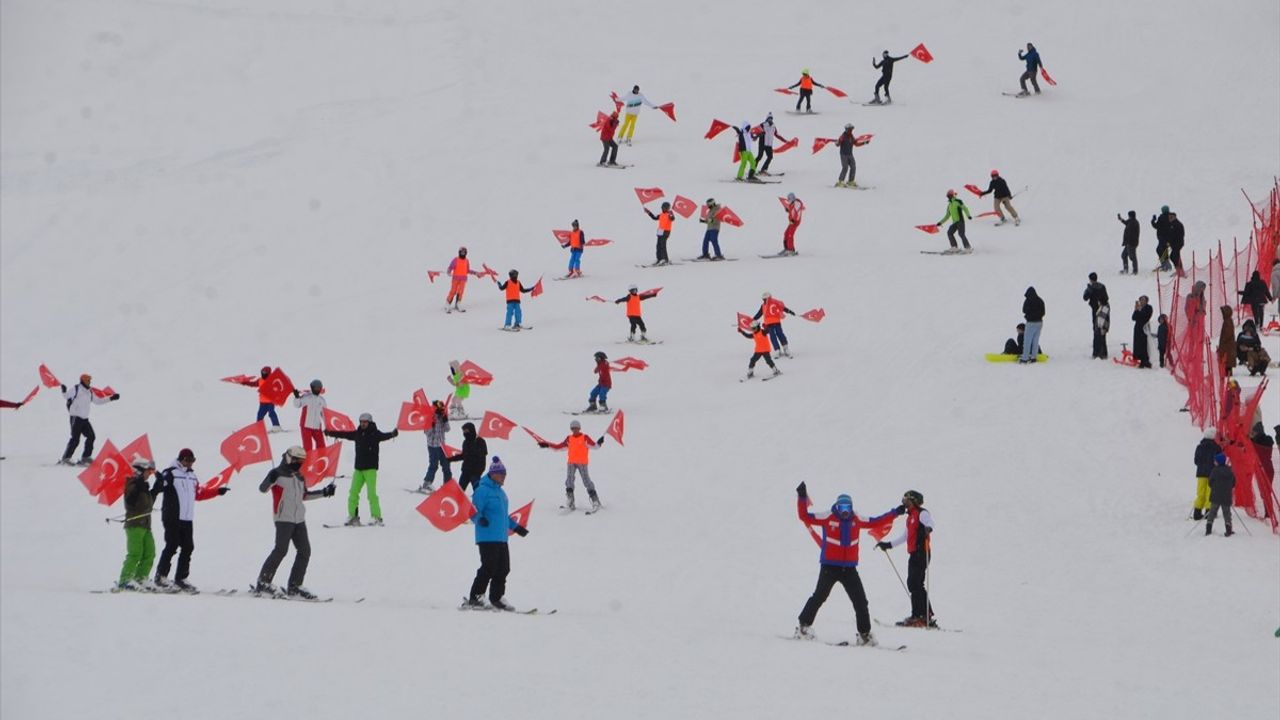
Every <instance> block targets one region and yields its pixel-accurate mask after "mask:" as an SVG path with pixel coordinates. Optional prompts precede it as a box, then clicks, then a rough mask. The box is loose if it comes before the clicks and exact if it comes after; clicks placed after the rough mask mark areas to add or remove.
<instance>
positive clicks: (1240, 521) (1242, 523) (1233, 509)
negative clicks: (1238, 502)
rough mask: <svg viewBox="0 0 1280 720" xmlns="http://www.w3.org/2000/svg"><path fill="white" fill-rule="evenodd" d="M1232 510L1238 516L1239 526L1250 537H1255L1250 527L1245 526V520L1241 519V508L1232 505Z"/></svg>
mask: <svg viewBox="0 0 1280 720" xmlns="http://www.w3.org/2000/svg"><path fill="white" fill-rule="evenodd" d="M1231 510H1232V511H1234V512H1235V514H1236V523H1237V524H1239V525H1240V527H1242V528H1244V531H1245V533H1246V534H1247V535H1248V536H1249V537H1253V531H1252V530H1250V529H1249V526H1248V525H1245V524H1244V518H1242V517H1240V508H1238V507H1236V506H1235V505H1232V506H1231Z"/></svg>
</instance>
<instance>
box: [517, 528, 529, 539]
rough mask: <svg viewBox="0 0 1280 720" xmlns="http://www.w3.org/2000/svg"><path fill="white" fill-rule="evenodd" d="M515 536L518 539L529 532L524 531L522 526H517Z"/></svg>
mask: <svg viewBox="0 0 1280 720" xmlns="http://www.w3.org/2000/svg"><path fill="white" fill-rule="evenodd" d="M515 534H517V535H519V536H520V537H524V536H525V535H528V534H529V531H528V530H526V529H525V527H524V526H523V525H517V526H516V529H515Z"/></svg>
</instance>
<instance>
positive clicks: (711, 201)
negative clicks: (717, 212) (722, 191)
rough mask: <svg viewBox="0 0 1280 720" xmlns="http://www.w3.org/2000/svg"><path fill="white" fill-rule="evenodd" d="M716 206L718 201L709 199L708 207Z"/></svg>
mask: <svg viewBox="0 0 1280 720" xmlns="http://www.w3.org/2000/svg"><path fill="white" fill-rule="evenodd" d="M715 204H716V199H715V198H707V205H708V206H710V205H715Z"/></svg>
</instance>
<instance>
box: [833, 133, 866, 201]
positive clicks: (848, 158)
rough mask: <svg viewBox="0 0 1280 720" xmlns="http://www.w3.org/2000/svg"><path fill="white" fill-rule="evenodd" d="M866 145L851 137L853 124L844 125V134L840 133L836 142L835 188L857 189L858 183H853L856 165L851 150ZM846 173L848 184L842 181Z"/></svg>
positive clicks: (856, 171) (856, 169) (856, 172)
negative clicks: (838, 169) (837, 151)
mask: <svg viewBox="0 0 1280 720" xmlns="http://www.w3.org/2000/svg"><path fill="white" fill-rule="evenodd" d="M866 144H867V143H866V142H858V139H857V138H856V137H854V136H853V123H845V126H844V132H842V133H840V137H839V139H837V140H836V146H837V147H839V148H840V177H839V178H838V179H837V180H836V187H846V188H856V187H858V183H857V182H855V181H854V176H855V175H857V174H858V163H857V162H855V161H854V159H853V149H854V148H856V147H862V146H863V145H866ZM846 173H847V174H848V176H849V180H848V182H845V179H844V178H845V174H846Z"/></svg>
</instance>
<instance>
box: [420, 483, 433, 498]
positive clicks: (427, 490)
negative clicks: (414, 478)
mask: <svg viewBox="0 0 1280 720" xmlns="http://www.w3.org/2000/svg"><path fill="white" fill-rule="evenodd" d="M435 491H436V489H435V487H434V486H433V485H432V484H431V483H430V482H428V481H426V480H423V481H422V486H421V487H419V488H418V492H420V493H422V494H423V495H430V494H431V493H433V492H435Z"/></svg>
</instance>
